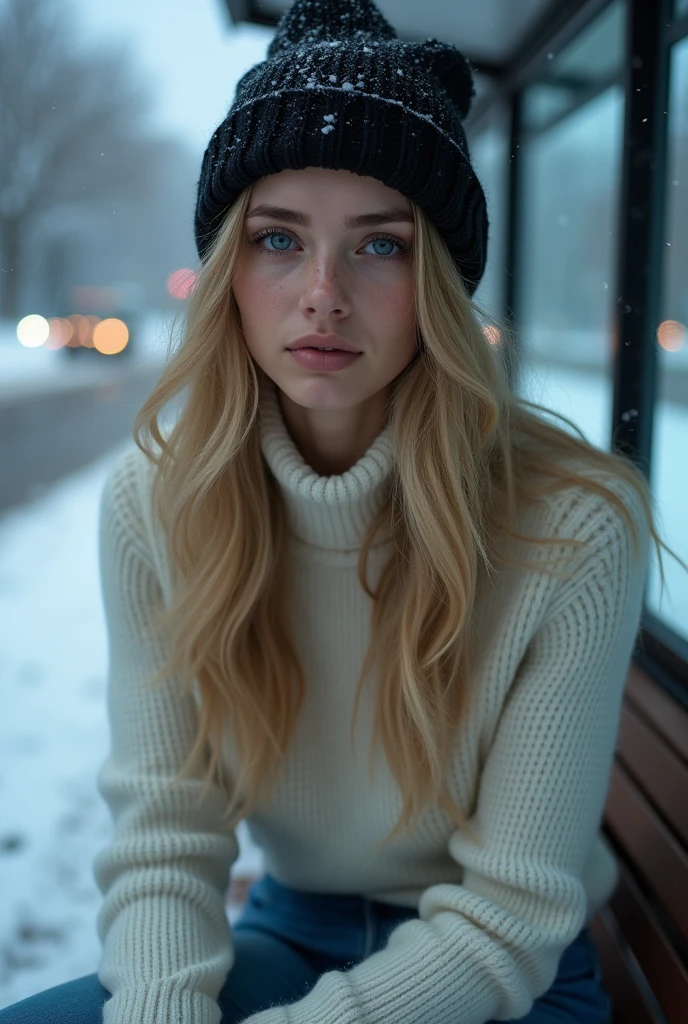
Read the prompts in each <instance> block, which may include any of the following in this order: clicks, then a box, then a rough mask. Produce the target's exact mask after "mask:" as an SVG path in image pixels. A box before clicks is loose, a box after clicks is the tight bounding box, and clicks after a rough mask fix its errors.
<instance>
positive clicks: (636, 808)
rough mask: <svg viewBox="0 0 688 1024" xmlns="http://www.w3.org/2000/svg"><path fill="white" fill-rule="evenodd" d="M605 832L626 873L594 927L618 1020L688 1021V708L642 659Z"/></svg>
mask: <svg viewBox="0 0 688 1024" xmlns="http://www.w3.org/2000/svg"><path fill="white" fill-rule="evenodd" d="M603 831H604V833H605V836H606V838H607V839H608V840H609V843H610V845H611V846H612V847H613V848H614V851H615V854H616V857H617V860H618V861H619V865H620V874H621V877H620V880H619V884H618V886H617V888H616V890H615V891H614V894H613V895H612V897H611V899H610V901H609V903H608V904H607V906H606V907H603V908H602V909H601V910H600V911H599V913H598V914H597V915H596V916H595V918H594V919H593V921H592V922H591V925H590V934H591V936H592V938H593V941H594V942H595V945H596V946H597V948H598V950H599V953H600V960H601V961H602V975H603V979H604V984H605V988H606V989H607V991H608V992H609V995H610V997H611V999H612V1001H613V1003H614V1018H613V1020H614V1024H686V1022H688V712H686V711H685V709H684V708H683V707H681V705H680V704H679V703H678V702H677V701H676V700H674V699H672V697H670V696H669V694H668V693H667V692H666V691H665V690H664V689H662V687H661V686H659V685H658V684H657V683H656V682H655V681H654V680H653V679H652V677H651V676H649V675H648V674H647V672H645V671H644V669H642V668H641V667H640V666H639V665H638V664H637V663H636V662H635V661H632V662H631V666H630V668H629V674H628V678H627V681H626V690H625V695H624V701H623V705H622V710H621V720H620V723H619V735H618V738H617V744H616V751H615V757H614V765H613V768H612V776H611V781H610V786H609V794H608V797H607V803H606V805H605V811H604V819H603Z"/></svg>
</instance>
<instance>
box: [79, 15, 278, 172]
mask: <svg viewBox="0 0 688 1024" xmlns="http://www.w3.org/2000/svg"><path fill="white" fill-rule="evenodd" d="M65 3H66V4H68V5H71V8H72V10H73V12H74V20H75V23H76V25H77V27H78V29H79V33H78V35H79V40H80V41H83V42H87V41H88V40H90V39H93V40H94V41H98V42H100V43H104V44H105V43H107V42H108V41H109V40H112V39H113V38H117V39H124V40H126V41H127V43H128V44H129V43H130V44H131V55H132V63H133V64H135V65H136V67H137V68H139V69H140V72H141V75H142V77H143V78H144V79H145V80H146V81H147V82H148V83H149V84H150V86H151V91H152V92H153V95H154V97H155V98H156V100H157V111H158V116H157V118H156V121H155V124H154V127H155V128H156V130H161V131H163V132H165V133H167V132H172V133H174V134H177V135H179V136H180V137H181V138H183V139H184V140H185V141H186V142H187V143H188V144H189V145H190V146H191V147H192V148H193V149H195V150H197V151H198V157H199V161H200V159H201V157H202V155H203V151H204V150H205V147H206V145H207V144H208V141H209V140H210V136H211V135H212V134H213V132H214V131H215V129H216V128H217V126H218V124H219V123H220V122H221V121H222V120H223V118H224V117H225V115H226V113H227V110H228V109H229V107H230V105H231V102H232V98H233V96H234V89H235V85H236V83H237V81H238V80H239V78H240V77H241V76H242V74H243V73H244V72H245V71H247V70H248V69H249V68H250V67H253V65H254V64H257V63H258V62H259V61H262V60H265V54H266V51H267V48H268V45H269V43H270V40H271V39H272V36H273V35H274V29H268V28H264V27H261V26H257V25H254V26H249V25H243V26H239V27H233V26H232V23H231V21H230V18H229V15H228V14H227V13H226V7H225V4H224V3H223V0H115V2H114V3H102V2H97V3H94V2H93V0H65Z"/></svg>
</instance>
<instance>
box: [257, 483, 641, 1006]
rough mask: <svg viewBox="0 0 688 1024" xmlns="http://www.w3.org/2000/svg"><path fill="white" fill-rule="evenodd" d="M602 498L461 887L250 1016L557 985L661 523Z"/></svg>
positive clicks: (495, 771)
mask: <svg viewBox="0 0 688 1024" xmlns="http://www.w3.org/2000/svg"><path fill="white" fill-rule="evenodd" d="M626 499H627V505H628V507H629V508H630V509H631V510H632V513H634V518H635V521H636V522H637V523H638V525H639V528H640V531H641V557H640V559H639V560H638V561H636V560H635V558H634V553H633V549H632V547H631V536H630V532H629V530H628V527H627V525H626V523H625V521H624V520H623V519H622V518H621V516H620V515H619V513H618V512H617V511H616V510H615V509H613V508H612V506H611V505H609V507H608V509H607V511H605V510H604V508H602V509H600V503H601V502H602V499H599V502H598V504H597V507H595V508H593V507H592V505H591V509H592V513H591V521H592V522H593V524H594V531H593V543H592V544H591V547H590V549H589V551H588V552H587V554H586V555H585V556H584V557H583V558H582V559H581V560H580V562H579V565H578V568H577V569H576V572H575V574H574V576H573V578H572V579H571V580H569V581H560V583H559V584H558V586H559V591H558V594H557V596H556V599H555V600H554V601H553V602H552V604H551V607H550V608H549V609H548V612H547V615H546V616H544V617H543V621H542V622H541V624H540V626H539V627H538V629H537V630H536V632H535V633H534V635H533V637H532V640H531V642H530V643H529V646H528V649H527V651H526V654H525V655H524V657H523V658H522V660H521V663H520V664H519V667H518V669H517V672H516V674H515V676H514V679H513V683H512V685H511V687H510V689H509V693H508V695H507V698H506V700H505V702H504V705H503V708H502V711H501V714H500V718H499V722H498V726H497V730H496V733H495V735H494V739H493V742H492V744H491V747H490V749H489V752H488V755H487V759H486V762H485V764H484V766H483V771H482V774H481V778H480V782H479V789H478V797H477V803H476V806H475V809H474V814H473V816H472V818H471V824H472V825H473V827H474V828H475V830H476V831H477V834H478V836H479V838H480V839H481V841H482V842H481V844H477V843H474V842H473V841H472V840H471V839H470V838H469V837H468V835H467V834H466V833H465V830H455V831H453V832H452V834H451V837H450V840H449V852H450V854H451V856H452V858H454V859H455V860H456V861H457V862H458V863H459V864H461V865H462V866H463V868H464V874H463V880H462V884H460V885H458V884H450V883H448V882H447V883H441V884H435V885H431V886H430V887H429V888H427V889H425V890H424V892H423V894H422V897H421V899H420V903H419V918H417V919H413V920H410V921H406V922H404V923H403V924H401V925H399V926H398V927H397V928H396V929H395V930H394V931H393V932H392V934H391V935H390V938H389V941H388V944H387V946H386V948H385V949H384V950H381V951H379V952H377V953H374V954H373V955H371V956H369V957H368V958H367V959H365V960H363V961H362V962H361V963H359V964H358V965H357V966H355V967H353V968H352V969H350V970H347V971H328V972H327V973H325V974H323V975H322V976H321V977H320V978H319V979H318V981H317V983H316V984H315V986H314V987H313V988H312V989H311V991H310V992H309V993H308V994H307V995H306V996H305V997H304V998H303V999H300V1000H298V1001H297V1002H294V1003H291V1004H289V1005H286V1006H277V1007H270V1008H269V1009H266V1010H263V1011H261V1012H259V1013H255V1014H252V1015H251V1016H250V1017H248V1018H247V1019H246V1021H245V1022H244V1024H458V1022H461V1024H485V1022H487V1021H491V1020H495V1019H496V1020H512V1019H520V1018H521V1017H523V1016H525V1015H526V1014H527V1013H528V1012H529V1011H530V1009H531V1007H532V1005H533V1002H534V1001H535V999H537V998H538V997H539V996H541V995H543V994H544V993H545V992H546V991H547V990H548V989H549V988H550V987H551V985H552V984H553V982H554V980H555V978H556V974H557V969H558V964H559V960H560V958H561V955H562V953H563V951H564V949H565V948H566V946H568V945H569V944H570V943H571V942H573V940H574V939H575V938H576V936H577V935H578V933H579V931H580V930H581V928H582V927H583V925H584V923H585V916H586V892H585V889H584V886H583V881H582V877H583V870H584V865H585V862H586V858H587V857H588V854H589V851H590V849H591V846H592V844H593V841H594V839H595V836H596V835H597V832H598V829H599V827H600V823H601V819H602V814H603V811H604V803H605V799H606V794H607V790H608V783H609V776H610V771H611V764H612V760H613V755H614V748H615V742H616V735H617V729H618V722H619V715H620V708H621V702H622V697H623V689H624V683H625V679H626V674H627V670H628V665H629V661H630V658H631V655H632V653H633V646H634V641H635V638H636V634H637V631H638V626H639V622H640V614H641V608H642V597H643V589H644V583H645V578H646V572H647V562H648V551H649V536H648V532H647V522H646V519H645V517H644V515H643V514H642V509H641V508H640V507H639V503H638V501H637V498H634V497H633V496H632V495H631V494H630V492H629V493H627V495H626Z"/></svg>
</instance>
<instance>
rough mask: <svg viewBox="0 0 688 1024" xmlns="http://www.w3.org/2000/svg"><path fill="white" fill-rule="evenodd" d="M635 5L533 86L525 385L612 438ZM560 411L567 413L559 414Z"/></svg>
mask: <svg viewBox="0 0 688 1024" xmlns="http://www.w3.org/2000/svg"><path fill="white" fill-rule="evenodd" d="M624 38H625V15H624V8H623V6H622V5H621V4H612V5H610V6H609V7H608V8H606V9H605V11H604V12H603V13H602V14H601V15H600V17H599V18H597V19H596V20H595V21H594V22H593V23H592V24H591V25H589V26H588V27H587V28H586V29H585V30H584V31H583V32H582V33H581V34H580V35H579V36H578V37H577V38H576V39H575V40H574V41H573V42H572V43H571V44H570V45H569V46H568V47H567V48H566V49H564V50H563V51H561V53H560V54H558V55H557V56H556V57H555V58H554V59H553V60H552V61H551V62H550V66H549V67H548V69H547V70H546V72H544V73H543V80H542V81H541V82H537V83H535V84H534V85H532V86H531V87H529V88H528V89H526V91H525V93H524V102H523V109H524V112H525V113H524V117H525V124H526V128H525V133H524V139H523V143H522V146H521V148H522V161H523V174H522V182H523V185H522V194H521V197H520V203H519V217H520V224H519V239H520V245H519V252H518V254H517V257H516V261H517V262H516V275H517V289H518V297H517V316H518V323H519V341H520V347H521V353H522V355H521V360H520V365H519V376H518V381H517V384H516V390H517V392H518V393H519V394H520V395H522V397H524V398H526V399H528V400H529V401H532V402H537V403H539V404H542V405H545V406H547V407H548V408H551V409H554V410H555V411H556V412H559V413H562V414H563V415H565V416H567V417H568V418H569V419H571V420H572V421H573V422H574V423H575V424H576V426H578V427H579V429H580V430H581V431H582V432H583V434H584V435H585V437H586V438H587V439H588V440H589V441H591V442H592V443H593V444H594V445H596V446H597V447H599V448H603V449H605V450H609V448H610V444H611V415H612V395H613V391H612V365H613V354H614V339H613V336H614V317H615V312H616V310H615V303H616V297H617V293H616V285H615V279H616V240H617V238H618V200H619V195H620V184H621V156H622V142H623V115H624V95H623V84H622V79H621V64H622V54H623V41H624ZM557 422H559V421H557Z"/></svg>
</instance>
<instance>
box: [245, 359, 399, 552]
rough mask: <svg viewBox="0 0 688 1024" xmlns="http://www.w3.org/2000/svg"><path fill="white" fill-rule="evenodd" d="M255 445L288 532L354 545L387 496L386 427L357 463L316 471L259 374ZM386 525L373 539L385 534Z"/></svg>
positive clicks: (272, 388) (329, 544) (331, 545)
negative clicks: (330, 472) (336, 471)
mask: <svg viewBox="0 0 688 1024" xmlns="http://www.w3.org/2000/svg"><path fill="white" fill-rule="evenodd" d="M258 376H259V381H260V399H259V401H260V421H259V422H260V447H261V450H262V452H263V456H264V458H265V460H266V462H267V464H268V466H269V468H270V470H271V472H272V474H273V476H274V477H275V479H276V481H277V483H278V484H279V487H280V489H281V491H282V495H283V497H284V501H285V504H286V508H287V512H288V516H289V527H290V530H291V532H292V534H293V535H294V536H295V537H297V538H298V539H299V540H301V541H303V542H304V543H306V544H311V545H314V546H316V547H320V548H328V549H331V550H335V551H351V550H354V549H356V548H359V547H360V546H361V544H362V542H363V537H364V536H365V532H366V529H367V527H368V525H369V524H370V523H371V522H372V520H373V519H374V517H375V515H376V513H377V512H378V511H379V509H380V507H381V505H382V504H383V502H384V500H385V497H386V495H387V488H388V486H389V478H390V474H391V469H392V462H393V456H392V441H391V427H390V426H386V427H384V429H383V430H382V432H381V433H380V434H378V436H377V438H376V439H375V441H374V442H373V443H372V445H371V446H370V448H368V450H367V451H366V452H365V454H364V455H362V456H361V458H360V459H359V460H358V462H357V463H356V464H355V465H353V466H351V467H350V469H347V470H346V472H344V473H341V474H340V475H338V476H320V475H319V474H318V473H316V472H315V470H313V469H312V468H311V467H310V466H309V465H308V464H307V462H306V461H305V459H304V458H303V456H302V455H301V453H300V452H299V450H298V448H297V447H296V445H295V443H294V441H293V440H292V437H291V435H290V433H289V431H288V430H287V427H286V424H285V422H284V417H283V415H282V409H281V407H280V404H279V400H278V397H277V385H276V384H275V383H274V381H272V380H271V379H270V378H269V377H267V376H266V375H264V374H259V375H258ZM389 533H390V531H389V529H388V527H387V526H385V527H384V528H383V530H381V531H380V533H379V534H378V535H377V538H376V544H375V546H377V544H380V543H382V542H383V540H384V538H385V537H388V536H389Z"/></svg>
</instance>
